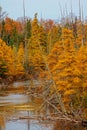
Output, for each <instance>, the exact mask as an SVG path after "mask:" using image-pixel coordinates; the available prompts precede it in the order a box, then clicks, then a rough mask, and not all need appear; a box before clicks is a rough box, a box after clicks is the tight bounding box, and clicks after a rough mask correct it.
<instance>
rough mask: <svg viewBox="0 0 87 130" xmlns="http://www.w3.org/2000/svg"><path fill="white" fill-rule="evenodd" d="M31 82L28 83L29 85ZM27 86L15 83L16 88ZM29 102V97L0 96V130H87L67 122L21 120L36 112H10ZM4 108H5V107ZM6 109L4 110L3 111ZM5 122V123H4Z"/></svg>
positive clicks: (20, 95) (15, 95)
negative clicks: (14, 107) (15, 106)
mask: <svg viewBox="0 0 87 130" xmlns="http://www.w3.org/2000/svg"><path fill="white" fill-rule="evenodd" d="M28 83H29V82H27V84H28ZM20 84H21V85H25V86H26V83H24V82H23V83H18V82H16V83H14V84H13V86H14V87H18V86H20ZM28 101H29V97H28V95H25V94H15V93H13V94H12V93H9V94H7V95H3V96H2V95H1V96H0V107H1V108H2V110H0V116H1V117H0V130H87V127H82V126H78V125H72V124H71V125H70V124H67V123H66V122H59V121H57V122H52V121H48V122H47V121H41V120H36V119H29V118H25V119H21V118H20V117H29V116H31V117H32V115H34V114H35V113H34V111H27V110H16V109H14V110H13V111H11V110H10V107H9V106H11V105H13V104H15V105H20V104H26V103H27V102H28ZM3 106H4V107H3ZM3 109H4V110H3ZM3 122H4V123H3Z"/></svg>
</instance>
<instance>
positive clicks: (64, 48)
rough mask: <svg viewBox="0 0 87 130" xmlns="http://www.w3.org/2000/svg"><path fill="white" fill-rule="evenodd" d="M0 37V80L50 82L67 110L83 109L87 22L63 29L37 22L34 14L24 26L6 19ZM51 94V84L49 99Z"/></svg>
mask: <svg viewBox="0 0 87 130" xmlns="http://www.w3.org/2000/svg"><path fill="white" fill-rule="evenodd" d="M26 35H27V36H26ZM0 38H1V39H0V79H3V78H5V77H6V78H8V77H12V79H22V78H25V77H26V76H28V78H31V76H32V77H34V78H41V79H43V80H48V81H50V80H53V81H54V82H55V84H56V90H57V92H58V93H60V94H61V96H62V100H63V103H64V104H65V107H66V108H67V110H68V111H69V110H70V109H71V108H72V107H73V108H76V109H80V108H83V109H84V110H85V108H86V107H87V21H85V22H84V23H83V22H82V21H80V20H77V21H74V22H73V23H70V25H69V24H67V26H66V25H62V23H60V24H58V23H55V22H54V21H52V20H47V21H44V20H41V21H40V22H39V21H38V19H37V14H35V16H34V19H33V20H30V21H28V20H26V22H25V23H24V22H23V21H14V20H12V19H10V18H6V19H5V20H4V21H2V23H0ZM49 71H50V73H49ZM26 73H27V75H26ZM50 74H51V76H50ZM53 91H54V87H53V86H52V84H51V88H50V92H49V93H50V96H51V94H52V92H53Z"/></svg>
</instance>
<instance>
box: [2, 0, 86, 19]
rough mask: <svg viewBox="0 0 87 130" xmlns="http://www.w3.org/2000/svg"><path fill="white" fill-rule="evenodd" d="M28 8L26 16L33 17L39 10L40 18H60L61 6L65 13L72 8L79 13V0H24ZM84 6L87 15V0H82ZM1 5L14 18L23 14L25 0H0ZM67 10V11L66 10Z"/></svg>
mask: <svg viewBox="0 0 87 130" xmlns="http://www.w3.org/2000/svg"><path fill="white" fill-rule="evenodd" d="M24 1H25V8H26V16H28V17H30V18H33V17H34V14H35V13H36V12H37V13H38V17H39V18H41V17H42V18H44V19H58V18H60V16H61V11H60V8H61V9H62V11H63V14H64V15H66V12H70V11H71V1H72V10H73V12H74V14H76V15H77V16H78V14H79V0H24ZM80 1H81V7H83V13H84V16H87V9H86V8H87V0H80ZM0 6H1V7H2V8H3V11H6V12H7V13H8V16H9V17H10V18H13V19H17V18H18V17H22V16H23V0H0ZM66 10H67V11H66Z"/></svg>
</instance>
